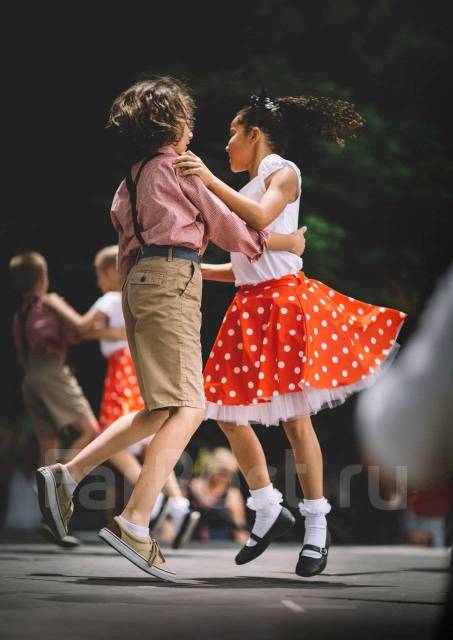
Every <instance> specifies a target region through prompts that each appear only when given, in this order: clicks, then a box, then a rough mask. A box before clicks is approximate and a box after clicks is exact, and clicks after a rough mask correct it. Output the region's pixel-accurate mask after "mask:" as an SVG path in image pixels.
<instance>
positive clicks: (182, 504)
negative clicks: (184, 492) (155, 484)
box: [168, 496, 190, 532]
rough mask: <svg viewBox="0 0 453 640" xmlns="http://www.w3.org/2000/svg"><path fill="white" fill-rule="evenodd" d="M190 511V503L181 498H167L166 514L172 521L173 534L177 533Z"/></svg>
mask: <svg viewBox="0 0 453 640" xmlns="http://www.w3.org/2000/svg"><path fill="white" fill-rule="evenodd" d="M189 511H190V502H189V500H188V499H187V498H184V497H183V496H174V497H170V498H168V514H169V516H170V517H171V519H172V521H173V526H174V528H175V532H178V531H179V530H180V528H181V525H182V523H183V521H184V518H185V517H186V515H187V514H188V513H189Z"/></svg>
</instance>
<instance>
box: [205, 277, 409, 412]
mask: <svg viewBox="0 0 453 640" xmlns="http://www.w3.org/2000/svg"><path fill="white" fill-rule="evenodd" d="M405 317H406V314H405V313H402V312H400V311H396V310H394V309H388V308H386V307H376V306H374V305H370V304H366V303H364V302H360V301H358V300H354V299H353V298H351V297H348V296H345V295H343V294H341V293H339V292H338V291H335V290H334V289H331V288H330V287H328V286H326V285H325V284H323V283H322V282H318V281H317V280H310V279H309V278H307V277H306V276H305V275H304V274H303V273H302V272H301V273H300V274H298V275H287V276H283V277H282V278H278V279H276V280H268V281H266V282H261V283H259V284H257V285H245V286H242V287H240V288H239V289H238V292H237V293H236V296H235V297H234V299H233V302H232V303H231V305H230V307H229V309H228V311H227V312H226V315H225V318H224V320H223V323H222V325H221V327H220V330H219V332H218V334H217V338H216V341H215V343H214V346H213V349H212V351H211V354H210V357H209V358H208V362H207V364H206V367H205V369H204V386H205V394H206V400H207V414H206V417H207V418H213V419H217V420H225V421H228V422H236V423H239V424H240V423H241V422H242V423H244V422H248V421H252V422H261V423H262V424H278V422H279V421H280V420H286V419H288V418H291V417H296V416H302V415H310V414H313V413H316V412H317V411H319V410H320V409H323V408H325V407H328V406H329V407H333V406H335V405H338V404H340V403H342V402H344V400H345V399H346V398H347V397H348V396H349V395H351V394H352V393H355V392H357V391H360V390H361V389H363V388H365V387H366V386H369V385H370V384H372V382H373V381H374V380H375V378H376V375H377V374H378V373H379V372H381V371H382V367H383V365H384V364H386V363H388V362H389V360H390V358H391V356H393V355H394V354H395V351H396V347H397V345H396V342H395V341H396V337H397V335H398V332H399V330H400V328H401V326H402V324H403V322H404V319H405Z"/></svg>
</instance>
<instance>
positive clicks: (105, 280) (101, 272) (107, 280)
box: [96, 267, 121, 293]
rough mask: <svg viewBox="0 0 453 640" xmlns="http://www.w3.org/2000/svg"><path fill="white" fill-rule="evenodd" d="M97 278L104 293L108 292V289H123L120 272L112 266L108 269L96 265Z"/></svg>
mask: <svg viewBox="0 0 453 640" xmlns="http://www.w3.org/2000/svg"><path fill="white" fill-rule="evenodd" d="M96 280H97V285H98V287H99V289H100V290H101V291H102V293H107V291H119V290H120V289H121V283H120V278H119V275H118V272H117V270H116V269H113V268H112V267H108V268H107V269H101V268H100V267H96Z"/></svg>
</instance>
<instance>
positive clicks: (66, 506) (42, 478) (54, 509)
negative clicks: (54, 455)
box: [36, 463, 74, 540]
mask: <svg viewBox="0 0 453 640" xmlns="http://www.w3.org/2000/svg"><path fill="white" fill-rule="evenodd" d="M36 485H37V488H38V499H39V506H40V508H41V513H42V515H43V518H44V521H45V523H46V524H47V525H48V526H49V527H50V529H51V531H52V533H54V535H55V536H57V537H58V539H59V540H62V539H63V538H65V537H66V536H67V535H68V526H69V521H70V519H71V516H72V514H73V512H74V502H73V499H72V496H71V494H70V493H69V492H68V490H67V487H66V484H65V482H64V472H63V465H62V464H60V463H57V464H53V465H52V466H50V467H40V468H39V469H38V470H37V472H36Z"/></svg>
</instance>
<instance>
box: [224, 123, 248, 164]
mask: <svg viewBox="0 0 453 640" xmlns="http://www.w3.org/2000/svg"><path fill="white" fill-rule="evenodd" d="M225 151H226V152H227V154H228V155H229V157H230V168H231V171H233V173H239V172H241V171H247V170H248V168H249V167H250V165H251V163H252V162H253V156H254V152H255V135H254V131H253V129H252V131H249V132H247V131H246V130H245V129H244V126H243V125H242V124H241V123H240V122H239V119H238V118H237V117H236V118H234V120H233V121H232V122H231V125H230V139H229V141H228V144H227V146H226V147H225Z"/></svg>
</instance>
